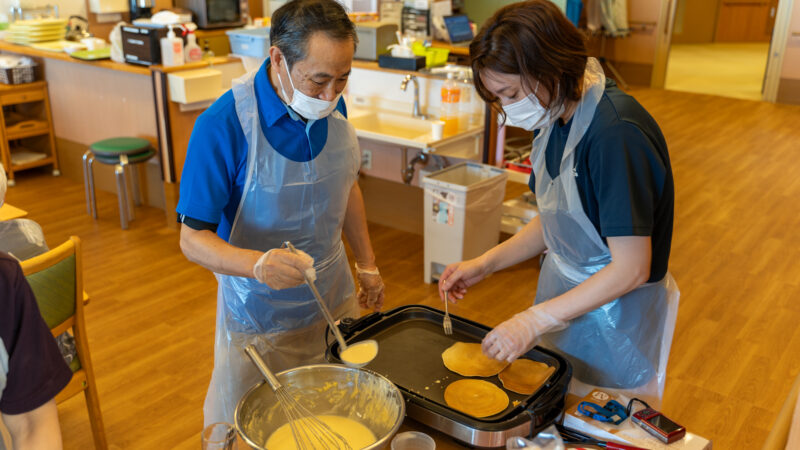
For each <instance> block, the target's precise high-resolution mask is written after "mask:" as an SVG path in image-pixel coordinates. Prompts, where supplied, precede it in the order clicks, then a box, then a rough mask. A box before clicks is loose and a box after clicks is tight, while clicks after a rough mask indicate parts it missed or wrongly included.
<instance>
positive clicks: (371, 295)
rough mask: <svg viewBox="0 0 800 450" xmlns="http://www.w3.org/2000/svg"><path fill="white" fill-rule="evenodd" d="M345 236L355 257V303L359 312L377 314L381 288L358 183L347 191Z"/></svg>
mask: <svg viewBox="0 0 800 450" xmlns="http://www.w3.org/2000/svg"><path fill="white" fill-rule="evenodd" d="M344 234H345V236H347V242H349V243H350V247H351V248H352V249H353V253H354V254H355V257H356V275H357V278H358V287H359V289H358V303H359V305H361V307H362V308H372V309H373V310H375V311H380V310H381V308H383V300H384V292H383V291H384V288H385V286H384V284H383V278H381V275H380V274H379V273H378V266H377V265H375V253H374V252H373V251H372V243H371V242H370V240H369V230H368V229H367V211H366V209H365V208H364V197H363V196H362V195H361V188H360V187H359V186H358V182H356V183H353V187H352V188H350V196H349V197H348V199H347V211H346V212H345V217H344Z"/></svg>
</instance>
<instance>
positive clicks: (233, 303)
mask: <svg viewBox="0 0 800 450" xmlns="http://www.w3.org/2000/svg"><path fill="white" fill-rule="evenodd" d="M256 73H257V71H254V72H251V73H249V74H247V75H245V76H243V77H242V78H241V79H239V80H235V81H234V86H233V95H234V99H235V101H236V113H237V115H238V117H239V122H240V124H241V126H242V130H243V131H244V135H245V137H246V138H247V143H248V160H247V179H246V182H245V186H244V192H243V194H242V200H241V202H240V204H239V209H238V211H237V212H236V218H235V219H234V222H233V226H232V229H231V235H230V239H229V242H230V244H232V245H234V246H236V247H240V248H248V249H254V250H259V251H267V250H269V249H272V248H278V247H280V246H281V244H282V243H283V242H284V241H291V242H292V243H293V244H294V246H295V247H297V248H298V249H301V250H303V251H305V252H307V253H308V254H309V255H311V256H312V257H313V258H314V261H315V263H314V267H315V269H316V271H317V288H318V289H319V291H320V294H321V295H322V297H323V299H324V300H325V301H326V302H327V304H328V307H329V308H330V309H331V311H332V312H333V314H334V316H335V317H336V318H341V317H345V316H352V317H357V314H358V305H357V302H356V299H355V295H354V292H355V289H354V283H353V276H352V274H351V272H350V268H349V264H348V262H347V256H346V254H345V250H344V244H343V243H342V238H341V236H342V225H343V223H344V217H345V211H346V209H347V201H348V198H349V196H350V190H351V188H352V186H353V183H355V182H356V178H357V175H358V168H359V163H360V157H359V150H358V141H357V140H356V136H355V131H354V130H353V127H352V126H351V125H350V124H349V123H348V122H347V120H346V119H345V118H344V117H343V116H342V115H341V114H340V113H339V112H336V111H334V113H333V114H331V116H329V117H327V118H325V119H320V120H327V121H328V124H327V125H328V138H327V142H326V144H325V146H324V148H323V150H322V151H321V152H320V153H319V155H317V157H316V158H314V159H313V160H311V161H307V162H295V161H291V160H289V159H287V158H285V157H283V156H282V155H281V154H280V153H278V152H277V151H276V150H275V149H274V148H273V147H272V146H271V145H270V144H269V142H268V141H267V139H266V137H265V136H264V134H263V132H262V130H261V125H260V121H259V115H258V108H257V105H256V96H255V91H254V88H253V86H254V84H253V81H254V78H255V74H256ZM289 113H290V115H291V116H292V118H293V119H295V120H299V117H298V116H297V115H296V114H295V113H294V112H293V111H291V110H289ZM313 122H314V121H309V122H308V123H307V124H306V135H308V132H309V129H310V127H311V126H312V124H313ZM216 277H217V280H218V282H219V290H218V300H217V332H216V339H215V341H216V342H215V348H214V372H213V374H212V377H211V385H210V386H209V389H208V394H207V396H206V402H205V406H204V413H205V417H204V422H205V424H206V425H208V424H210V423H214V422H229V423H233V413H234V410H235V408H236V404H237V403H238V402H239V399H240V398H241V396H242V395H243V394H244V393H245V392H246V391H247V389H249V388H250V387H251V386H253V385H254V384H255V383H257V382H258V381H259V379H260V378H259V375H258V373H257V371H256V369H255V368H254V367H253V366H252V363H251V362H250V361H249V359H247V356H246V355H245V354H244V353H243V351H242V349H243V348H244V347H245V346H246V345H248V344H254V345H255V346H256V347H257V348H258V350H259V352H260V353H261V355H262V356H263V358H264V360H265V361H266V362H267V364H268V365H269V367H270V369H272V370H273V372H280V371H282V370H286V369H289V368H292V367H297V366H300V365H305V364H313V363H318V362H323V357H324V352H325V345H324V333H325V326H326V323H325V320H324V317H323V316H322V313H321V312H320V310H319V306H318V305H317V304H316V302H315V300H314V297H313V295H312V293H311V290H310V289H309V288H308V286H306V285H301V286H299V287H295V288H290V289H282V290H274V289H271V288H270V287H269V286H267V285H265V284H263V283H260V282H258V281H257V280H256V279H254V278H247V277H236V276H230V275H221V274H216Z"/></svg>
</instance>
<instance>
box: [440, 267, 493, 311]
mask: <svg viewBox="0 0 800 450" xmlns="http://www.w3.org/2000/svg"><path fill="white" fill-rule="evenodd" d="M490 273H492V270H491V267H490V266H489V262H488V259H487V258H486V257H485V255H482V256H479V257H477V258H475V259H470V260H467V261H461V262H457V263H453V264H450V265H449V266H447V267H446V268H445V269H444V272H442V276H441V277H439V297H440V298H441V299H442V301H444V293H445V291H447V292H448V293H449V297H448V298H449V299H450V300H451V301H452V302H453V303H455V302H456V300H461V299H462V298H464V295H466V293H467V288H468V287H470V286H474V285H476V284H478V282H479V281H481V280H483V279H484V278H486V276H487V275H489V274H490Z"/></svg>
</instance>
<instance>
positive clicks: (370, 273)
mask: <svg viewBox="0 0 800 450" xmlns="http://www.w3.org/2000/svg"><path fill="white" fill-rule="evenodd" d="M356 276H357V278H358V304H359V305H360V306H361V307H362V308H371V309H373V310H374V311H380V310H381V308H383V291H384V288H385V286H384V284H383V278H381V274H380V272H378V269H377V268H375V269H363V268H361V267H360V266H359V265H358V263H356Z"/></svg>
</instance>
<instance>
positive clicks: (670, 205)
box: [529, 80, 675, 282]
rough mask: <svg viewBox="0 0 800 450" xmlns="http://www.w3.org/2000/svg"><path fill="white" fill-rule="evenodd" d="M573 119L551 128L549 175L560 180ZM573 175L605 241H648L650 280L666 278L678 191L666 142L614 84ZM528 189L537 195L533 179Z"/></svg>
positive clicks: (602, 101)
mask: <svg viewBox="0 0 800 450" xmlns="http://www.w3.org/2000/svg"><path fill="white" fill-rule="evenodd" d="M571 125H572V120H571V119H570V121H569V122H567V123H566V124H562V123H561V121H560V120H558V121H556V123H555V124H554V125H553V131H552V132H551V134H550V140H549V141H548V142H547V148H546V149H545V163H546V166H547V172H548V174H549V175H550V176H551V177H553V178H555V177H557V176H558V172H559V168H560V165H561V157H562V156H563V154H564V146H565V145H566V143H567V136H568V135H569V130H570V127H571ZM575 170H576V171H577V179H576V182H577V185H578V192H579V194H580V197H581V202H582V203H583V210H584V212H586V215H587V216H588V217H589V220H591V222H592V224H593V225H594V227H595V229H597V232H598V233H599V234H600V236H602V237H603V242H606V244H607V241H606V238H607V237H615V236H650V237H651V241H652V259H651V265H650V279H649V281H651V282H652V281H658V280H660V279H662V278H663V277H664V275H666V273H667V266H668V263H669V253H670V246H671V243H672V221H673V210H674V204H675V191H674V185H673V180H672V168H671V166H670V162H669V154H668V153H667V143H666V141H665V140H664V136H663V135H662V134H661V130H660V128H659V127H658V124H657V123H656V121H655V120H654V119H653V118H652V117H651V116H650V114H649V113H648V112H647V111H646V110H645V109H644V108H643V107H642V105H640V104H639V102H637V101H636V100H635V99H634V98H633V97H631V96H630V95H627V94H625V93H624V92H622V91H621V90H620V89H619V88H618V87H617V85H616V83H614V81H613V80H607V81H606V89H605V92H604V93H603V96H602V98H601V99H600V103H599V104H598V105H597V110H596V111H595V114H594V117H593V118H592V123H591V124H590V125H589V128H588V129H587V130H586V134H585V135H584V136H583V138H582V139H581V140H580V142H578V145H577V147H576V148H575ZM529 185H530V187H531V190H533V191H534V192H535V186H536V184H535V176H533V175H532V176H531V178H530V181H529Z"/></svg>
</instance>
